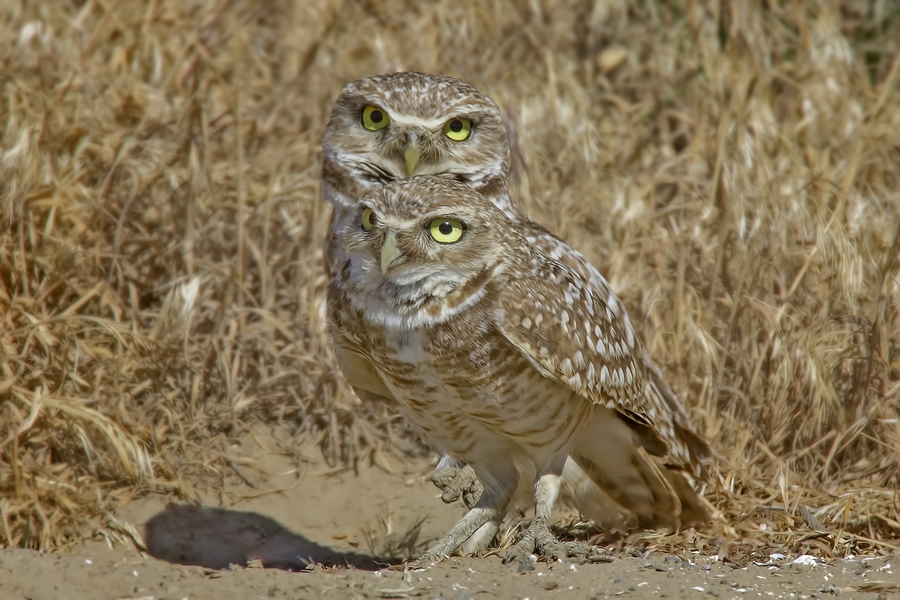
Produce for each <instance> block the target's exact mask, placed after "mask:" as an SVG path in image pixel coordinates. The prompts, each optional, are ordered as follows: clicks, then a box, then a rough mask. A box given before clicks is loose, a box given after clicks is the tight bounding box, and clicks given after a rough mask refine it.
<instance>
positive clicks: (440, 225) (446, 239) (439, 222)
mask: <svg viewBox="0 0 900 600" xmlns="http://www.w3.org/2000/svg"><path fill="white" fill-rule="evenodd" d="M428 232H429V233H431V237H432V239H433V240H434V241H436V242H440V243H441V244H452V243H453V242H458V241H459V238H461V237H462V234H463V224H462V223H461V222H459V221H457V220H456V219H435V220H434V221H432V222H431V225H429V226H428Z"/></svg>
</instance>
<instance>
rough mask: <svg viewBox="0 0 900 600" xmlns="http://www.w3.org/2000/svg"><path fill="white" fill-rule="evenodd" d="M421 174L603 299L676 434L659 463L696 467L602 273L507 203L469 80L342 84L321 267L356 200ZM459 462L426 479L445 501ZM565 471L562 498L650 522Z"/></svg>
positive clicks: (591, 510) (605, 514) (693, 444)
mask: <svg viewBox="0 0 900 600" xmlns="http://www.w3.org/2000/svg"><path fill="white" fill-rule="evenodd" d="M421 174H433V175H440V176H442V177H446V178H450V179H455V180H457V181H459V182H461V183H463V184H465V185H467V186H468V187H470V188H472V189H474V190H477V191H478V192H480V193H481V194H482V195H484V196H485V197H487V198H488V199H489V200H490V201H491V202H492V203H493V205H494V206H495V207H497V208H498V209H499V210H501V211H502V212H503V213H504V214H505V215H506V216H507V217H508V218H509V219H510V220H511V221H512V223H513V224H514V226H515V228H516V230H517V231H519V232H520V233H521V234H522V235H524V236H525V238H526V240H527V241H528V242H529V243H530V244H531V245H532V246H533V247H534V248H535V249H537V250H538V251H540V252H542V253H544V254H545V255H547V256H550V257H552V258H555V259H558V260H560V261H562V262H563V263H565V264H567V265H569V266H570V267H571V268H572V269H574V270H575V271H576V272H577V273H578V274H579V275H580V276H581V277H582V280H583V281H584V282H585V283H586V284H588V285H590V286H591V287H592V288H593V290H594V293H595V294H597V295H598V296H599V297H600V298H601V299H602V300H603V301H604V302H605V303H606V304H607V305H608V306H610V307H611V310H613V311H614V312H615V314H616V315H617V316H618V318H620V319H621V321H622V327H623V328H624V330H625V331H626V333H627V335H626V336H625V338H624V343H625V344H626V346H627V348H628V351H629V352H632V353H634V354H635V355H636V356H639V357H640V361H641V363H642V367H641V368H642V370H643V371H644V372H645V375H646V377H647V380H648V385H646V386H644V388H643V393H644V394H645V395H646V396H647V402H648V403H651V404H655V405H659V406H662V407H663V409H662V410H665V411H667V418H666V419H665V420H663V421H661V422H660V423H659V425H658V426H659V427H668V428H670V429H671V431H669V432H667V435H668V434H671V435H672V436H675V437H677V438H679V439H682V440H683V441H684V443H683V444H680V445H677V446H673V447H672V448H670V449H669V452H668V454H667V456H666V462H667V464H668V465H669V466H674V467H677V468H689V469H692V470H695V471H696V470H697V469H698V468H699V466H700V464H701V463H702V462H703V461H704V460H705V459H706V458H707V457H708V456H709V454H710V451H709V448H708V446H707V444H706V443H705V442H704V441H703V440H702V439H701V438H700V437H699V436H698V435H697V434H696V433H695V432H694V431H693V429H692V427H691V425H690V422H689V420H688V417H687V414H686V413H685V411H684V409H683V408H682V406H681V403H680V402H679V401H678V398H677V397H676V396H675V395H674V394H673V393H672V391H671V390H670V389H669V387H668V386H667V385H666V383H665V381H664V379H663V377H662V374H661V372H660V370H659V368H658V367H657V366H656V365H655V364H654V363H653V361H652V360H651V359H650V357H649V356H648V355H647V354H646V352H645V351H644V349H643V346H642V344H641V343H640V341H639V340H638V338H637V336H636V335H635V332H634V328H633V327H632V324H631V322H630V321H629V319H628V315H627V313H626V312H625V309H624V306H622V304H621V302H620V300H619V299H618V297H617V296H616V295H615V293H614V292H613V291H612V290H611V289H610V287H609V284H608V283H607V282H606V279H604V277H603V276H602V275H601V274H600V273H599V272H598V271H597V270H596V269H595V268H594V267H593V266H592V265H591V264H590V263H588V261H587V260H586V259H585V258H584V257H583V256H582V255H581V254H580V253H578V252H577V251H576V250H574V249H573V248H571V247H570V246H568V245H567V244H566V243H565V242H563V241H562V240H560V239H559V238H557V237H555V236H554V235H552V234H551V233H550V232H548V231H547V230H546V229H544V228H543V227H541V226H540V225H538V224H537V223H535V222H534V221H532V220H531V219H529V218H528V217H527V216H526V215H525V214H524V213H522V212H521V211H520V210H518V208H517V207H515V206H514V205H513V204H512V202H511V201H510V198H509V195H508V191H507V185H508V180H509V143H508V138H507V133H506V129H505V127H504V124H503V120H502V118H501V116H500V111H499V109H498V108H497V106H496V104H494V102H493V101H491V99H490V98H488V97H487V96H485V95H484V94H482V93H480V92H479V91H478V90H476V89H475V88H474V87H472V86H470V85H468V84H466V83H464V82H462V81H460V80H458V79H453V78H450V77H442V76H436V75H428V74H422V73H394V74H390V75H382V76H376V77H369V78H366V79H362V80H359V81H355V82H353V83H350V84H348V85H347V86H346V87H345V88H344V90H343V91H342V92H341V94H340V96H339V97H338V99H337V100H336V101H335V103H334V106H333V108H332V114H331V120H330V122H329V124H328V128H327V130H326V133H325V137H324V140H323V165H322V191H323V195H324V196H325V197H326V199H328V200H329V201H330V202H331V204H332V205H333V207H334V212H333V216H332V220H331V223H330V231H329V235H328V237H327V238H326V242H325V264H326V270H327V271H328V272H329V274H332V273H335V272H336V271H337V270H339V269H340V267H341V266H342V265H343V264H344V263H345V262H346V258H347V257H346V255H344V253H343V251H342V244H341V241H342V240H341V238H340V235H339V231H341V230H342V229H343V228H344V227H345V226H346V225H348V223H355V222H356V219H357V216H358V211H359V207H360V203H359V202H360V200H359V199H360V198H361V197H362V196H363V195H365V194H366V193H368V192H370V191H373V190H376V189H378V188H380V187H382V186H384V185H385V184H387V183H388V182H391V181H395V180H398V179H403V178H406V177H409V176H412V175H421ZM357 391H358V392H359V391H360V390H357ZM382 391H383V392H386V393H387V391H386V390H382ZM363 393H365V392H363ZM369 393H370V394H371V393H372V392H371V391H370V392H369ZM388 397H390V396H388ZM456 458H459V457H456ZM460 467H462V466H461V465H459V464H457V463H455V461H453V459H452V458H451V457H449V456H447V455H445V456H444V458H443V459H442V461H441V468H439V469H438V471H437V473H436V477H435V478H434V479H435V482H436V483H437V484H438V485H439V486H440V487H442V489H444V492H445V493H444V496H443V498H444V501H454V500H455V499H456V498H458V497H459V495H460V493H462V492H464V491H466V488H467V487H468V486H470V484H473V477H472V475H473V473H472V470H471V469H468V468H460ZM449 475H456V477H455V478H454V477H453V476H449ZM565 475H566V477H565V478H564V483H565V484H566V485H564V488H563V499H564V500H567V501H568V502H569V503H570V504H575V505H576V507H577V508H578V509H579V510H580V511H581V512H582V513H583V514H584V515H585V516H588V517H590V518H592V519H594V520H595V521H597V522H598V523H599V524H600V525H602V526H604V527H616V526H618V527H626V526H635V525H642V524H651V523H654V522H655V520H654V519H652V518H648V515H650V514H652V512H653V510H652V507H647V506H644V507H641V506H637V505H634V504H631V505H630V506H627V507H626V506H622V505H621V504H620V503H617V502H615V501H612V500H611V499H610V498H609V496H610V495H611V496H613V497H619V496H621V493H620V492H621V491H620V490H616V489H615V485H616V483H615V479H614V478H611V479H608V480H606V481H605V483H604V484H603V487H602V489H597V486H596V485H595V484H594V483H593V481H592V480H590V479H589V478H587V476H586V475H585V474H583V473H580V471H579V469H578V467H577V465H575V463H573V462H571V461H570V463H569V464H567V467H566V473H565ZM673 477H676V476H675V475H673ZM676 479H677V477H676ZM679 482H680V480H679ZM685 485H686V484H685ZM476 499H477V492H474V493H473V492H472V491H471V490H469V491H468V492H467V494H466V501H467V504H468V505H469V506H472V504H473V503H474V501H475V500H476ZM696 516H697V517H698V518H700V517H701V515H699V514H698V515H696ZM487 541H490V540H487Z"/></svg>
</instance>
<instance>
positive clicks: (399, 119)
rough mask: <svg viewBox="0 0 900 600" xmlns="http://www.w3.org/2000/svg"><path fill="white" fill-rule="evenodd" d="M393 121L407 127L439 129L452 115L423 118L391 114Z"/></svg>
mask: <svg viewBox="0 0 900 600" xmlns="http://www.w3.org/2000/svg"><path fill="white" fill-rule="evenodd" d="M390 117H391V122H393V124H394V125H403V126H405V127H421V128H423V129H439V128H441V127H443V126H444V123H446V122H447V121H449V120H450V119H451V118H452V117H438V118H436V119H423V118H421V117H414V116H411V115H397V116H394V115H393V114H391V115H390Z"/></svg>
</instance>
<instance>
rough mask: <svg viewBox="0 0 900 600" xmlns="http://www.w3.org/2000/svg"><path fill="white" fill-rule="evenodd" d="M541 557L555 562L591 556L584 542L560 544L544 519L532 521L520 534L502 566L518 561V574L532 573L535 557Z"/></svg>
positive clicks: (589, 547) (589, 548)
mask: <svg viewBox="0 0 900 600" xmlns="http://www.w3.org/2000/svg"><path fill="white" fill-rule="evenodd" d="M535 555H538V556H543V557H545V558H550V559H553V560H555V561H565V560H566V559H567V558H569V557H572V558H578V559H582V560H584V559H586V558H588V557H589V556H590V555H591V546H590V545H589V544H585V543H584V542H561V541H559V540H558V539H557V538H556V536H555V535H553V532H552V531H550V526H549V525H548V523H547V520H546V519H543V518H536V519H534V520H533V521H532V522H531V524H530V525H529V526H528V528H527V529H526V530H525V531H524V532H523V533H522V534H521V536H520V538H519V541H517V542H516V543H515V545H514V546H513V547H511V548H510V549H509V551H508V552H507V553H506V558H505V559H504V560H503V562H504V564H508V563H511V562H513V561H514V560H515V561H518V564H519V566H518V570H519V572H523V571H532V570H534V565H535V563H536V562H537V557H536V556H535Z"/></svg>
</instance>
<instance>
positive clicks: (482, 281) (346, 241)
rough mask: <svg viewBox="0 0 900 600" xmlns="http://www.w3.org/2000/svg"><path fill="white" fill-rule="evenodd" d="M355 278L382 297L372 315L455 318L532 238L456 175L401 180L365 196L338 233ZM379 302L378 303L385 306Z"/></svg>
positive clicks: (371, 308)
mask: <svg viewBox="0 0 900 600" xmlns="http://www.w3.org/2000/svg"><path fill="white" fill-rule="evenodd" d="M339 236H340V238H341V239H342V243H343V246H344V247H343V251H344V252H345V253H346V255H347V256H348V258H349V263H348V265H349V266H348V269H349V272H348V277H349V278H350V282H349V283H350V284H351V285H352V286H353V287H354V288H356V289H357V290H358V291H360V292H362V293H361V294H360V297H366V298H369V299H372V298H377V299H378V302H377V304H378V306H375V305H374V304H373V305H371V306H367V307H366V312H367V313H370V316H372V317H376V313H378V312H379V311H381V310H382V309H386V308H388V307H390V309H389V310H388V312H389V313H390V312H391V311H394V313H396V314H398V315H404V314H405V315H407V316H409V315H413V314H417V315H419V316H420V317H428V318H432V319H434V318H439V319H443V318H449V316H451V315H452V314H455V313H456V312H458V311H459V310H462V309H464V308H466V307H467V306H470V305H471V304H472V303H474V302H477V301H478V300H479V299H480V298H481V297H483V295H484V293H485V291H486V285H487V282H488V281H491V280H493V281H496V280H497V276H498V275H500V274H501V273H503V272H504V271H505V270H506V268H507V266H508V265H509V261H508V260H507V257H509V256H511V255H512V254H514V253H513V252H511V251H510V250H511V248H512V245H514V244H516V242H518V244H517V245H519V246H522V247H526V246H527V243H526V242H525V241H524V238H523V239H519V238H520V236H519V235H518V234H517V233H516V232H515V231H514V227H513V226H512V223H511V221H510V220H509V218H508V217H507V216H506V215H505V214H504V213H503V212H502V211H501V210H499V209H497V208H496V207H495V206H494V205H493V204H492V203H491V202H490V201H489V200H488V199H486V198H485V197H484V196H482V195H481V194H479V193H478V192H476V191H474V190H472V189H471V188H469V187H468V186H466V185H464V184H462V183H459V182H457V181H453V180H448V179H445V178H440V177H434V176H417V177H412V178H407V179H400V180H397V181H394V182H391V183H388V184H386V185H385V186H383V187H381V188H378V189H376V190H374V191H372V192H370V193H369V194H367V195H366V196H364V197H363V198H362V200H361V203H360V206H359V209H358V214H357V218H356V219H355V221H354V222H351V223H349V224H347V225H345V229H344V230H343V231H341V232H340V233H339ZM379 307H380V308H379Z"/></svg>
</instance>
